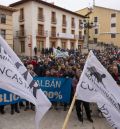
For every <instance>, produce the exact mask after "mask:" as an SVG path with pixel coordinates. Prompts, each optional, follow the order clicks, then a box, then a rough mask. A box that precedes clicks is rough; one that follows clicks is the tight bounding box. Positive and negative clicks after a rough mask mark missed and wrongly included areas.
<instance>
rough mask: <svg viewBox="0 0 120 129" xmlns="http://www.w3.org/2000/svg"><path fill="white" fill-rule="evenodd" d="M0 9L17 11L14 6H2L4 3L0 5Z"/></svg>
mask: <svg viewBox="0 0 120 129" xmlns="http://www.w3.org/2000/svg"><path fill="white" fill-rule="evenodd" d="M0 9H2V10H3V9H4V10H8V11H11V12H15V11H17V10H16V9H15V8H11V7H8V6H4V5H0Z"/></svg>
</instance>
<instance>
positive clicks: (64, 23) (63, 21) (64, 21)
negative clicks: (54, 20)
mask: <svg viewBox="0 0 120 129" xmlns="http://www.w3.org/2000/svg"><path fill="white" fill-rule="evenodd" d="M62 25H63V26H66V16H65V15H63V18H62Z"/></svg>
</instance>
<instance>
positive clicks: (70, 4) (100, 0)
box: [0, 0, 120, 11]
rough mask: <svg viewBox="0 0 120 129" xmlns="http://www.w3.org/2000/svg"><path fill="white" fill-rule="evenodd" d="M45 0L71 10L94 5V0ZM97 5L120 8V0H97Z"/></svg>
mask: <svg viewBox="0 0 120 129" xmlns="http://www.w3.org/2000/svg"><path fill="white" fill-rule="evenodd" d="M17 1H19V0H0V4H1V5H6V6H8V5H9V4H11V3H14V2H17ZM44 1H46V2H54V4H55V5H57V6H60V7H63V8H65V9H68V10H71V11H77V10H79V9H82V8H85V7H90V6H92V5H93V0H44ZM95 5H96V6H102V7H107V8H112V9H117V10H120V0H95Z"/></svg>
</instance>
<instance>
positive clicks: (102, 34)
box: [77, 6, 120, 47]
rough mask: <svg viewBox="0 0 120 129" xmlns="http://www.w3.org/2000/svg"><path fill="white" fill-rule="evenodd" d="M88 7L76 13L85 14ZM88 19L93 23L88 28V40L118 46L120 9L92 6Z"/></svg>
mask: <svg viewBox="0 0 120 129" xmlns="http://www.w3.org/2000/svg"><path fill="white" fill-rule="evenodd" d="M89 11H91V10H90V9H89V8H84V9H82V10H79V11H77V13H79V14H82V15H85V14H87V13H88V12H89ZM88 20H89V21H88V22H93V24H94V25H95V26H94V27H93V28H92V29H89V36H90V37H89V41H93V43H97V46H98V45H100V44H101V45H114V46H118V47H120V22H119V21H120V11H118V10H114V9H109V8H104V7H99V6H94V8H93V9H92V13H90V15H89V19H88Z"/></svg>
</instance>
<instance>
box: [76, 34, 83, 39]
mask: <svg viewBox="0 0 120 129" xmlns="http://www.w3.org/2000/svg"><path fill="white" fill-rule="evenodd" d="M75 39H77V40H83V39H84V36H82V35H75Z"/></svg>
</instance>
